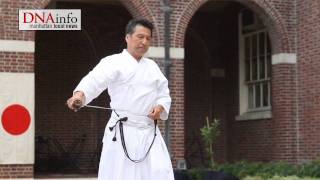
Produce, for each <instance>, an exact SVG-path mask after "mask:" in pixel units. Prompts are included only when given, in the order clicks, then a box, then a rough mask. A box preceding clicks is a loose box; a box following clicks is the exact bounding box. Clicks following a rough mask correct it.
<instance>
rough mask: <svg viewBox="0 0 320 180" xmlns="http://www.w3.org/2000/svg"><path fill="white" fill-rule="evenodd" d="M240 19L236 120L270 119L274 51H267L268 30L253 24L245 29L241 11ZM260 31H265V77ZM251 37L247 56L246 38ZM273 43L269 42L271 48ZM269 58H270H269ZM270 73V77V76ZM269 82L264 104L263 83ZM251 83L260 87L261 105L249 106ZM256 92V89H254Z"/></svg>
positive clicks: (254, 101)
mask: <svg viewBox="0 0 320 180" xmlns="http://www.w3.org/2000/svg"><path fill="white" fill-rule="evenodd" d="M238 18H239V20H238V22H239V115H238V116H236V120H254V119H268V118H272V113H271V109H272V105H271V99H272V98H271V78H272V76H271V68H272V64H271V58H272V52H271V49H270V52H269V53H267V43H270V42H269V40H268V31H267V29H266V28H265V27H263V28H262V27H261V26H259V27H257V29H255V30H252V25H250V31H245V30H244V27H242V14H241V13H239V16H238ZM260 33H264V35H263V36H264V53H266V54H263V58H264V72H265V74H264V78H263V79H262V78H260V72H259V70H260V64H258V63H260V54H259V53H260V49H259V46H260V44H259V36H260ZM254 35H256V40H257V41H256V42H257V48H256V56H255V58H256V61H257V64H256V67H257V72H256V74H257V75H256V79H255V80H253V78H252V74H253V73H252V59H253V58H252V57H253V54H252V48H251V46H252V38H253V37H254ZM248 37H249V39H250V56H249V58H248V57H245V51H246V49H245V38H248ZM270 46H271V45H270V44H269V48H271V47H270ZM268 58H269V59H268ZM247 60H248V61H249V63H250V65H249V66H250V73H249V75H250V80H247V72H246V63H247ZM268 66H269V72H268V70H267V67H268ZM268 73H269V77H268ZM265 82H267V83H268V85H267V91H268V92H267V93H268V95H267V97H268V100H267V101H268V105H267V106H263V86H264V85H263V83H265ZM250 84H253V85H252V86H253V88H255V86H256V85H258V86H259V87H260V101H259V102H260V106H256V105H254V106H253V108H251V107H249V103H250V100H249V86H250ZM253 92H254V93H255V92H256V91H255V90H253ZM255 97H256V95H255V94H253V100H252V101H253V103H254V104H256V99H255Z"/></svg>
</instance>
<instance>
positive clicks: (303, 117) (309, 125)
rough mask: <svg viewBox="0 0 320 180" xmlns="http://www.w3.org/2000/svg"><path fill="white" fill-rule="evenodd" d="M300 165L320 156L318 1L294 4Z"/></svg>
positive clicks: (319, 15) (319, 5) (319, 36)
mask: <svg viewBox="0 0 320 180" xmlns="http://www.w3.org/2000/svg"><path fill="white" fill-rule="evenodd" d="M297 9H298V12H297V13H298V24H299V26H298V39H297V41H298V43H297V44H298V46H297V52H298V75H299V82H298V83H299V90H298V93H299V112H298V113H299V122H298V123H299V127H298V128H299V131H300V133H299V134H298V135H299V142H298V144H299V148H298V156H299V159H300V162H305V161H310V160H314V159H319V156H320V151H319V149H320V138H319V137H320V123H319V117H320V108H319V107H320V106H319V102H320V97H319V94H320V90H319V89H320V83H319V78H320V71H319V69H320V31H319V29H320V18H319V17H320V10H319V9H320V2H319V1H317V0H310V1H308V3H306V2H303V1H297Z"/></svg>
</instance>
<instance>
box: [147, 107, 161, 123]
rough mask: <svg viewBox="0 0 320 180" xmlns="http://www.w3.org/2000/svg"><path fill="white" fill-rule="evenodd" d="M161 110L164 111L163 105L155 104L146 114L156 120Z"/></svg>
mask: <svg viewBox="0 0 320 180" xmlns="http://www.w3.org/2000/svg"><path fill="white" fill-rule="evenodd" d="M163 111H164V108H163V106H161V105H157V106H155V107H153V108H152V109H151V111H150V112H149V114H148V117H149V118H150V119H153V120H158V119H160V114H161V113H162V112H163Z"/></svg>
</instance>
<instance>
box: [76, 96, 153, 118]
mask: <svg viewBox="0 0 320 180" xmlns="http://www.w3.org/2000/svg"><path fill="white" fill-rule="evenodd" d="M73 106H74V107H75V108H76V109H77V111H78V110H79V109H81V108H83V107H87V108H94V109H103V110H110V111H114V112H115V113H116V114H117V115H118V113H117V112H116V111H127V110H122V109H115V108H109V107H102V106H93V105H82V102H81V101H80V100H76V101H75V102H74V105H73ZM132 114H133V115H135V116H143V117H148V118H149V116H148V115H141V114H134V113H132Z"/></svg>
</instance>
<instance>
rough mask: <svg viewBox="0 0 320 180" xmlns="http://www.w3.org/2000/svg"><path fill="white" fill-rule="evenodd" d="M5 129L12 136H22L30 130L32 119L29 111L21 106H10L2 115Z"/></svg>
mask: <svg viewBox="0 0 320 180" xmlns="http://www.w3.org/2000/svg"><path fill="white" fill-rule="evenodd" d="M1 122H2V126H3V128H4V129H5V130H6V131H7V132H8V133H9V134H12V135H21V134H23V133H24V132H26V131H27V129H28V128H29V125H30V122H31V117H30V114H29V111H28V110H27V109H26V108H25V107H23V106H21V105H19V104H14V105H11V106H8V107H7V108H6V109H5V110H4V111H3V113H2V117H1Z"/></svg>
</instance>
